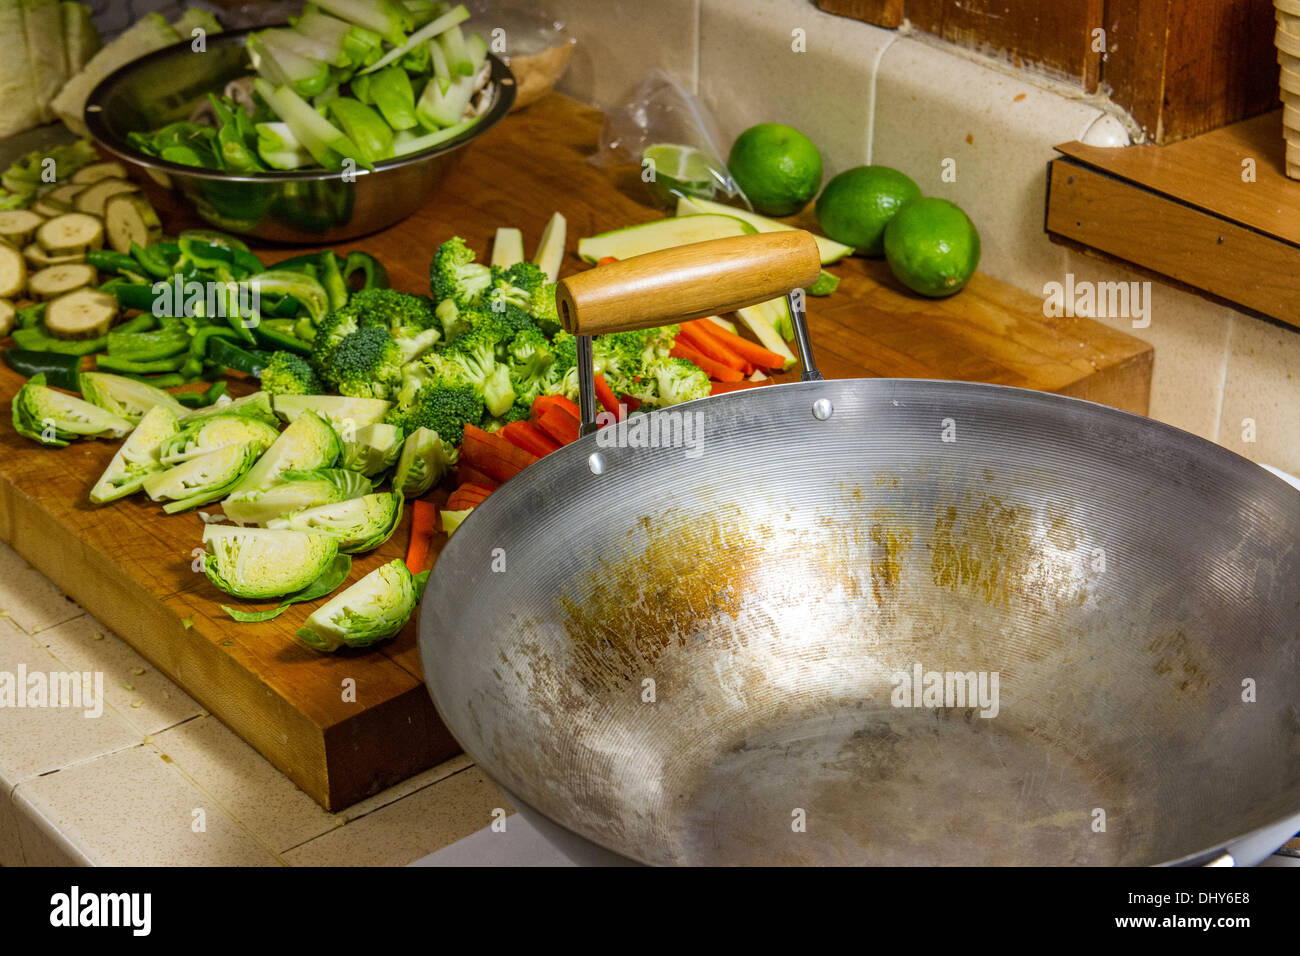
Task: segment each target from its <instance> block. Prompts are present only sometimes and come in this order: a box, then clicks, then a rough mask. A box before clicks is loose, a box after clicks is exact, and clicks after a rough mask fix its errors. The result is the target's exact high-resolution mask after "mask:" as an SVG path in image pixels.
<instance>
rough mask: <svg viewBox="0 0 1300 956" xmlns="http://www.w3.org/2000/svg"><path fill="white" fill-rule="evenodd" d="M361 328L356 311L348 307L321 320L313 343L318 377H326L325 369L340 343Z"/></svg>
mask: <svg viewBox="0 0 1300 956" xmlns="http://www.w3.org/2000/svg"><path fill="white" fill-rule="evenodd" d="M359 328H361V324H360V323H359V322H358V321H357V313H356V311H355V310H354V309H352V308H351V307H350V306H346V305H345V306H343V307H341V308H338V309H335V310H334V311H333V312H330V313H329V314H328V315H326V316H325V318H323V319H321V322H320V325H319V326H317V327H316V335H315V337H314V338H313V339H312V343H311V365H312V368H314V369H315V370H316V372H317V374H318V375H321V376H322V377H324V372H325V368H326V366H327V365H328V364H329V362H330V358H331V357H332V356H333V354H334V350H335V349H336V348H338V346H339V343H340V342H342V341H343V340H344V339H345V338H347V337H348V336H349V335H351V334H352V333H353V332H355V331H357V329H359Z"/></svg>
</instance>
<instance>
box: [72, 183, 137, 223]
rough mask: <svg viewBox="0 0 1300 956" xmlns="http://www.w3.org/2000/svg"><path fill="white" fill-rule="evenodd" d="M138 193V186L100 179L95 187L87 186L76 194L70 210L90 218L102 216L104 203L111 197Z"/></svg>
mask: <svg viewBox="0 0 1300 956" xmlns="http://www.w3.org/2000/svg"><path fill="white" fill-rule="evenodd" d="M139 191H140V187H139V186H137V185H136V184H135V183H132V182H128V181H127V180H125V179H101V180H100V181H99V182H97V183H95V185H93V186H87V187H86V189H85V191H84V192H79V193H77V195H76V197H75V198H74V199H73V200H72V208H73V209H75V210H77V212H86V213H90V215H92V216H103V215H104V203H106V202H108V200H109V199H111V198H112V197H113V196H118V195H121V194H122V193H136V192H139Z"/></svg>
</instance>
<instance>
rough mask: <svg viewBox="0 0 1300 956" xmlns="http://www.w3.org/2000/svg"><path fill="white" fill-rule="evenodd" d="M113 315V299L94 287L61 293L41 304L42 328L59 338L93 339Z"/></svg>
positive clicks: (115, 316)
mask: <svg viewBox="0 0 1300 956" xmlns="http://www.w3.org/2000/svg"><path fill="white" fill-rule="evenodd" d="M115 318H117V299H115V298H114V297H113V296H111V295H109V294H108V293H107V292H100V291H98V290H96V289H78V290H77V291H76V292H69V293H68V294H67V295H61V296H59V297H58V298H57V299H55V300H53V301H52V302H50V304H49V305H47V306H46V307H45V328H46V329H47V330H48V331H49V333H50V334H51V335H54V336H57V337H58V338H61V339H93V338H97V337H98V336H101V335H103V334H105V333H106V332H107V331H108V329H109V326H111V325H112V324H113V320H114V319H115Z"/></svg>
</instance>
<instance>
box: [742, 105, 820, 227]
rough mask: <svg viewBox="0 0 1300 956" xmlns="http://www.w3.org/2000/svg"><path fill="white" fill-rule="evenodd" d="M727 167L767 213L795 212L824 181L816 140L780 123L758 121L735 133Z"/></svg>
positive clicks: (784, 213) (767, 214) (765, 213)
mask: <svg viewBox="0 0 1300 956" xmlns="http://www.w3.org/2000/svg"><path fill="white" fill-rule="evenodd" d="M727 168H728V169H730V170H731V175H732V176H733V177H734V178H735V180H736V185H738V186H739V187H740V188H741V189H743V190H744V191H745V195H746V196H748V197H749V201H750V203H752V204H753V206H754V211H755V212H759V213H762V214H763V215H764V216H792V215H794V214H795V213H797V212H798V211H799V210H800V209H802V208H803V207H804V206H806V205H808V202H809V201H810V200H811V199H812V198H813V196H816V195H817V190H818V189H819V188H821V184H822V156H821V153H819V152H817V147H816V146H814V145H813V141H812V140H810V139H809V138H808V137H807V136H805V135H804V134H803V133H801V132H799V131H798V130H797V129H795V128H793V127H791V126H783V125H781V124H780V123H759V124H758V125H757V126H751V127H750V128H749V129H747V130H745V131H744V132H743V133H741V134H740V135H739V136H738V137H736V141H735V142H734V143H732V145H731V155H730V156H729V157H728V158H727Z"/></svg>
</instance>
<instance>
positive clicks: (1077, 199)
mask: <svg viewBox="0 0 1300 956" xmlns="http://www.w3.org/2000/svg"><path fill="white" fill-rule="evenodd" d="M1281 115H1282V114H1281V111H1275V112H1272V113H1267V114H1265V115H1263V116H1257V117H1255V118H1253V119H1248V120H1243V121H1242V122H1240V123H1234V124H1232V125H1231V126H1225V127H1222V128H1221V129H1217V130H1214V131H1213V132H1210V133H1205V134H1203V135H1201V136H1196V137H1193V138H1192V139H1188V140H1184V141H1182V142H1180V143H1174V144H1172V145H1170V146H1130V147H1127V148H1123V149H1106V148H1102V147H1096V146H1085V145H1084V144H1083V143H1078V142H1074V143H1065V144H1063V145H1061V146H1058V147H1057V150H1058V151H1059V152H1060V153H1062V154H1063V157H1062V158H1060V159H1055V160H1053V161H1052V162H1051V163H1050V164H1049V175H1048V190H1047V231H1048V232H1049V233H1052V234H1055V235H1058V236H1062V237H1064V238H1066V239H1070V240H1073V241H1075V242H1079V243H1082V244H1084V245H1086V246H1090V247H1092V248H1094V249H1098V250H1100V251H1102V252H1105V253H1108V254H1110V255H1113V256H1116V257H1118V258H1120V259H1124V260H1126V261H1128V262H1131V263H1134V264H1136V265H1138V266H1142V267H1144V268H1147V269H1150V270H1152V271H1153V272H1157V273H1159V274H1161V275H1165V276H1168V277H1170V278H1172V279H1176V280H1177V281H1179V282H1183V283H1186V284H1187V285H1190V286H1192V287H1194V288H1196V289H1200V290H1202V291H1204V292H1208V293H1210V294H1212V295H1215V296H1218V297H1220V298H1223V299H1226V300H1228V301H1229V302H1233V303H1236V304H1238V305H1242V306H1245V307H1246V308H1248V309H1251V310H1254V311H1257V312H1261V313H1263V314H1264V315H1268V316H1271V317H1273V318H1275V319H1279V320H1281V321H1283V322H1288V323H1290V324H1292V325H1295V326H1300V182H1296V181H1294V180H1291V179H1288V178H1287V177H1286V173H1285V171H1284V167H1285V150H1286V143H1285V141H1284V139H1283V136H1282V119H1281Z"/></svg>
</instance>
